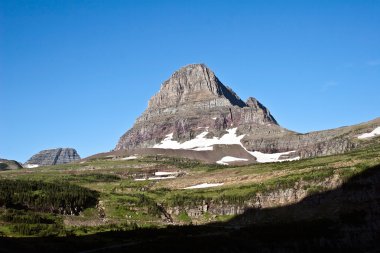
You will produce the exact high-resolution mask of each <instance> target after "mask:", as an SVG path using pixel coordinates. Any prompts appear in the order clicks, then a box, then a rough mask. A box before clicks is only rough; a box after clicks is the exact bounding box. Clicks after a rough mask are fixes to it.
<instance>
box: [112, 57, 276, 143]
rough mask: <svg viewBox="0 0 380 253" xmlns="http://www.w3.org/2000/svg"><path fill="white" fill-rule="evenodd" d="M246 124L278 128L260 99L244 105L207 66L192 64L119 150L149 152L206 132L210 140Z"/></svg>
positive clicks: (161, 93) (165, 89)
mask: <svg viewBox="0 0 380 253" xmlns="http://www.w3.org/2000/svg"><path fill="white" fill-rule="evenodd" d="M244 124H249V125H254V124H257V128H260V127H264V126H267V125H275V126H277V127H278V125H277V122H276V120H275V119H274V117H273V116H272V115H271V114H270V112H269V110H268V109H267V108H265V106H263V105H262V104H261V103H260V102H258V101H257V100H256V99H254V98H249V99H248V101H247V102H244V101H242V100H241V99H240V98H239V97H238V96H237V95H236V93H234V92H233V91H232V90H231V89H230V88H228V87H227V86H224V85H223V84H222V83H221V82H220V81H219V79H218V78H217V77H216V76H215V74H214V73H213V72H212V71H211V70H210V69H209V68H207V67H206V66H205V65H204V64H191V65H188V66H185V67H183V68H181V69H180V70H178V71H176V72H175V73H174V74H173V75H172V76H171V78H170V79H169V80H167V81H165V82H164V83H163V84H162V86H161V89H160V91H159V92H158V93H157V94H156V95H154V96H153V97H152V98H151V99H150V101H149V103H148V108H147V109H146V110H145V112H144V113H143V114H142V115H141V116H140V117H139V118H138V119H137V120H136V123H135V125H134V126H133V127H132V129H130V130H129V131H128V132H126V133H125V134H124V135H123V136H122V137H121V138H120V140H119V142H118V144H117V146H116V148H115V149H116V150H120V149H134V148H149V147H152V146H153V145H154V144H156V143H159V142H160V141H161V140H162V139H164V138H165V136H166V135H168V134H171V133H173V136H174V140H179V141H185V140H190V139H193V138H194V137H195V136H196V135H197V134H199V133H201V132H202V131H204V129H205V128H207V129H208V131H209V132H210V134H209V136H221V135H222V134H223V133H224V131H225V130H226V129H228V128H231V127H236V126H240V125H244ZM276 129H277V128H276Z"/></svg>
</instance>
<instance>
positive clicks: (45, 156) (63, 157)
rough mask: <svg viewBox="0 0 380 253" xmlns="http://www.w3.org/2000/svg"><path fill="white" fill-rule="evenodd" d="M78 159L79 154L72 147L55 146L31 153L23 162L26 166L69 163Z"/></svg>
mask: <svg viewBox="0 0 380 253" xmlns="http://www.w3.org/2000/svg"><path fill="white" fill-rule="evenodd" d="M78 160H80V156H79V155H78V153H77V151H76V150H75V149H73V148H56V149H48V150H42V151H41V152H39V153H38V154H35V155H33V156H32V157H31V158H30V159H29V160H28V161H27V162H26V163H25V164H24V167H26V168H33V167H38V166H47V165H56V164H65V163H71V162H74V161H78Z"/></svg>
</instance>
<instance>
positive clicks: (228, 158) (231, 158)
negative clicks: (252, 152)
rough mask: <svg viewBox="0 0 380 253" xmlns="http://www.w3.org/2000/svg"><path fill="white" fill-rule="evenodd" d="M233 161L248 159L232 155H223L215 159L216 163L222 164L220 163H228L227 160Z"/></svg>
mask: <svg viewBox="0 0 380 253" xmlns="http://www.w3.org/2000/svg"><path fill="white" fill-rule="evenodd" d="M235 161H248V159H245V158H238V157H233V156H225V157H223V158H222V159H220V160H219V161H217V162H216V163H217V164H222V165H228V163H229V162H235Z"/></svg>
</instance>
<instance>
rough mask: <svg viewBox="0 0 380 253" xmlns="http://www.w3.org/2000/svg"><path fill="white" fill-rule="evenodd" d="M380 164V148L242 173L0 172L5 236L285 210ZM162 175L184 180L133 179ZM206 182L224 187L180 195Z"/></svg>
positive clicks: (214, 169) (88, 168)
mask: <svg viewBox="0 0 380 253" xmlns="http://www.w3.org/2000/svg"><path fill="white" fill-rule="evenodd" d="M377 139H379V138H377ZM379 164H380V145H379V144H377V143H376V142H375V143H374V144H373V145H371V146H368V147H366V148H365V149H361V150H357V151H354V152H351V153H347V154H343V155H334V156H327V157H319V158H313V159H307V160H300V161H294V162H282V163H268V164H254V165H248V166H240V167H228V166H221V165H206V164H201V163H198V162H194V161H190V160H186V159H180V158H178V159H174V158H167V157H158V158H157V157H142V158H139V159H136V160H112V159H108V158H107V157H106V158H101V159H94V160H90V161H86V162H82V163H76V164H66V165H56V166H47V167H39V168H33V169H21V170H12V171H2V172H0V192H1V194H0V195H1V196H0V234H1V235H3V236H16V237H20V236H48V235H53V236H67V235H85V234H93V233H98V232H104V231H120V230H134V229H136V228H137V227H140V228H144V227H166V226H168V225H173V224H177V225H185V224H205V223H209V222H214V221H227V220H230V219H233V218H234V217H235V216H236V215H237V213H238V212H239V210H240V209H241V210H243V211H244V210H245V208H247V207H257V208H266V207H278V206H284V205H288V204H291V203H295V202H297V201H299V200H300V199H302V198H304V197H306V196H311V195H315V194H318V193H321V192H325V191H327V190H330V189H333V188H336V187H339V186H340V185H341V184H343V183H344V182H347V181H348V180H349V179H350V178H352V177H353V176H355V175H358V174H360V173H363V172H365V171H366V170H367V169H368V168H370V167H373V166H376V165H379ZM157 171H171V172H178V175H179V176H178V177H177V178H174V179H165V180H145V181H135V180H134V179H135V178H143V177H149V176H152V175H153V174H154V172H157ZM201 183H223V185H222V186H218V187H214V188H207V189H183V188H185V187H189V186H193V185H197V184H201ZM257 202H260V203H259V204H257ZM205 206H206V207H205ZM230 210H233V211H230ZM236 210H238V211H236Z"/></svg>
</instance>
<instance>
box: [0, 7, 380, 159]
mask: <svg viewBox="0 0 380 253" xmlns="http://www.w3.org/2000/svg"><path fill="white" fill-rule="evenodd" d="M190 63H205V64H206V65H208V66H209V67H210V68H211V69H212V70H213V71H214V72H215V73H216V75H217V76H218V77H219V79H220V80H221V81H222V82H223V83H224V84H226V85H228V86H230V87H231V88H233V89H234V91H235V92H236V93H237V94H238V95H239V96H240V97H241V98H242V99H244V100H245V99H246V98H247V97H249V96H253V97H256V98H257V99H258V100H259V101H261V102H262V103H263V104H264V105H266V106H267V107H268V108H269V109H270V111H271V112H272V114H273V115H274V117H275V118H276V119H277V121H278V122H279V123H280V124H281V125H282V126H284V127H286V128H288V129H291V130H295V131H299V132H308V131H313V130H322V129H327V128H335V127H339V126H343V125H350V124H356V123H360V122H364V121H368V120H371V119H373V118H376V117H379V116H380V100H379V93H380V1H368V0H357V1H350V0H345V1H333V0H329V1H323V0H321V1H271V0H263V1H221V0H219V1H194V0H191V1H190V0H189V1H141V0H140V1H114V0H109V1H105V0H104V1H96V0H94V1H78V0H75V1H70V0H61V1H58V0H57V1H50V0H46V1H37V0H29V1H22V0H16V1H15V0H9V1H8V0H1V1H0V95H1V102H0V113H1V114H0V115H1V117H0V118H1V123H0V157H2V158H7V159H16V160H19V161H21V162H25V161H26V160H27V159H28V158H29V157H30V156H31V155H33V154H34V153H36V152H38V151H40V150H42V149H48V148H54V147H74V148H76V149H77V151H78V152H79V154H80V155H81V156H82V157H85V156H88V155H91V154H94V153H98V152H103V151H109V150H111V149H113V148H114V146H115V145H116V142H117V141H118V138H119V137H120V136H121V135H122V134H123V133H124V132H125V131H127V130H128V129H129V128H130V127H131V126H132V124H133V122H134V120H135V119H136V118H137V117H138V116H139V115H140V114H141V113H142V112H143V111H144V109H145V108H146V106H147V101H148V99H149V98H150V97H151V96H152V95H153V94H154V93H156V92H157V91H158V89H159V87H160V84H161V83H162V82H163V81H165V80H166V79H167V78H168V77H169V76H170V75H171V73H172V72H173V71H175V70H177V69H178V68H180V67H182V66H184V65H187V64H190Z"/></svg>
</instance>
